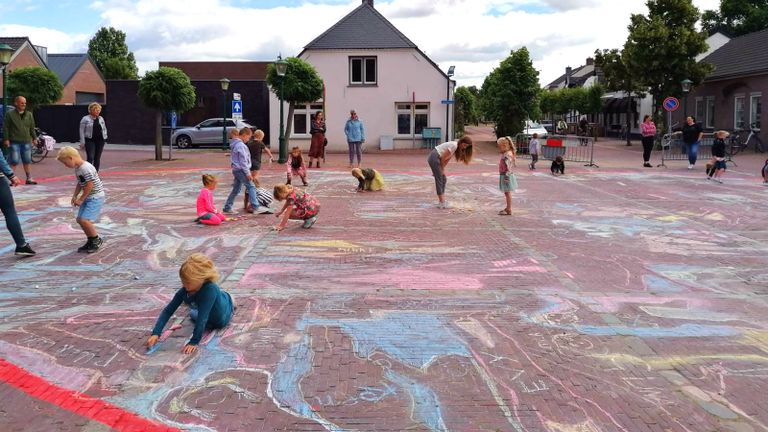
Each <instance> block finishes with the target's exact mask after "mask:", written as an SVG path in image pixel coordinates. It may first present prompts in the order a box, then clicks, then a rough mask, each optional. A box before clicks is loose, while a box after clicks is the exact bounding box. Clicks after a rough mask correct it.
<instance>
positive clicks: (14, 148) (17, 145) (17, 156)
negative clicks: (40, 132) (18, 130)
mask: <svg viewBox="0 0 768 432" xmlns="http://www.w3.org/2000/svg"><path fill="white" fill-rule="evenodd" d="M19 160H21V163H23V164H24V165H29V164H31V163H32V143H23V142H17V141H11V157H10V161H9V162H10V163H11V165H14V166H16V165H18V164H19Z"/></svg>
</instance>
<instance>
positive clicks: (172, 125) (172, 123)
mask: <svg viewBox="0 0 768 432" xmlns="http://www.w3.org/2000/svg"><path fill="white" fill-rule="evenodd" d="M177 119H178V117H177V116H176V111H171V129H176V120H177Z"/></svg>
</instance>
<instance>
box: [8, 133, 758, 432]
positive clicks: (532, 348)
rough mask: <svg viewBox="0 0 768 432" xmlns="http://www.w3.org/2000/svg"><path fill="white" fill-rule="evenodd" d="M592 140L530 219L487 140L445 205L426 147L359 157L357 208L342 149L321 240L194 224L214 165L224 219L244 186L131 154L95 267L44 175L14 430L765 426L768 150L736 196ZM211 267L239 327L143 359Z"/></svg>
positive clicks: (268, 179) (680, 169) (317, 191)
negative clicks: (231, 193) (376, 175)
mask: <svg viewBox="0 0 768 432" xmlns="http://www.w3.org/2000/svg"><path fill="white" fill-rule="evenodd" d="M598 145H599V146H600V147H599V148H598V150H597V155H598V158H597V160H598V162H599V163H601V165H602V166H601V168H600V169H589V168H584V167H582V166H581V164H576V163H572V164H569V165H568V168H567V171H566V172H567V173H568V174H567V175H566V176H564V177H561V178H553V177H552V176H550V175H549V173H548V166H547V164H546V163H545V162H544V163H541V164H540V168H539V169H537V170H536V171H533V172H532V171H529V170H527V169H526V168H524V167H525V165H526V163H527V162H525V161H522V162H520V163H518V166H519V168H518V170H517V173H518V180H519V183H520V186H521V189H520V190H518V191H517V193H515V195H514V211H513V215H512V216H511V217H504V216H497V214H496V213H497V212H498V210H500V209H502V208H503V206H504V200H503V196H502V195H501V193H500V192H499V191H498V189H497V183H498V180H497V176H496V174H495V170H496V166H497V161H498V155H497V154H494V153H493V152H492V149H491V147H490V146H484V147H481V148H482V150H483V152H482V154H480V155H479V156H478V160H477V161H476V162H475V163H473V164H472V165H470V166H468V167H466V166H458V165H456V164H455V162H452V163H451V164H450V165H449V167H448V173H449V174H450V177H449V179H448V189H447V194H448V199H449V201H450V203H451V204H452V206H453V207H452V208H451V209H447V210H441V209H437V208H434V204H433V203H434V201H435V198H434V183H433V180H432V177H431V176H430V171H429V168H428V167H427V164H426V153H415V152H414V153H406V154H396V155H389V154H387V155H385V154H374V155H366V156H365V162H366V163H365V164H364V166H371V167H374V168H377V169H380V170H381V171H382V173H383V174H384V177H385V180H386V182H387V187H386V190H385V191H382V192H378V193H355V192H354V190H355V187H356V182H355V180H354V179H353V178H352V177H351V176H350V175H349V174H348V172H347V171H346V169H345V168H343V167H344V166H345V165H346V163H345V162H344V161H343V159H345V156H342V155H331V156H330V157H329V163H328V164H326V165H324V166H323V168H322V169H320V170H311V172H310V179H309V181H310V187H309V188H308V190H309V191H310V192H311V193H312V194H314V195H315V196H317V197H319V199H320V201H321V212H320V217H319V220H318V222H317V224H316V225H315V226H314V227H313V228H311V229H309V230H303V229H301V228H299V223H298V222H292V223H291V224H289V227H288V229H286V230H285V231H283V232H281V233H275V232H272V231H270V230H269V228H270V226H271V225H274V223H275V221H276V219H275V218H274V216H272V215H260V216H250V215H249V216H247V217H245V218H244V219H241V220H239V221H236V222H232V223H228V224H226V225H224V226H221V227H204V226H199V225H196V224H194V223H193V222H192V220H193V219H194V217H195V215H194V202H195V198H196V194H197V191H198V190H199V188H200V174H201V173H202V172H214V173H217V174H218V175H219V176H220V179H221V183H220V186H219V189H217V191H216V192H215V193H214V195H215V197H216V202H217V205H218V206H219V207H221V206H222V205H223V200H224V198H225V197H226V194H227V193H228V187H229V184H230V182H231V175H230V174H229V173H228V171H227V170H226V167H227V162H226V158H224V156H222V154H221V153H219V152H211V153H209V154H204V153H187V154H183V153H182V154H183V156H181V157H183V158H184V160H182V161H177V162H175V163H155V162H148V161H146V158H147V157H148V155H149V153H145V154H144V155H143V156H140V157H134V158H133V159H132V160H129V159H130V158H128V157H126V158H121V157H119V156H116V154H117V153H120V152H113V153H112V155H111V156H109V157H111V158H112V159H111V164H112V165H111V167H110V168H107V169H105V170H104V171H103V177H104V183H105V186H106V187H107V188H108V194H109V195H108V199H107V203H106V205H105V207H104V209H105V210H104V212H103V214H102V218H101V221H100V223H99V224H98V229H99V231H100V233H101V234H102V235H103V236H104V237H105V246H104V249H103V250H102V251H100V252H98V253H96V254H93V255H84V254H78V253H76V249H77V247H78V246H80V244H81V243H82V242H83V241H84V239H83V234H82V232H80V230H79V229H78V228H77V227H76V225H75V224H74V214H73V211H72V209H71V208H70V207H69V206H68V204H69V197H70V196H71V191H72V188H73V187H74V183H73V179H72V178H71V174H64V172H63V171H61V170H60V168H58V167H56V166H55V165H56V162H55V160H52V159H48V160H46V161H44V162H43V164H40V165H37V166H35V167H34V168H35V169H36V170H37V171H36V172H37V173H38V177H39V178H40V179H41V180H46V177H47V181H42V182H41V184H40V185H38V186H35V187H27V186H24V187H20V188H15V189H14V193H15V197H16V201H17V209H18V210H19V212H20V215H21V217H22V219H23V220H22V224H23V226H24V229H25V234H26V235H27V237H28V238H29V239H30V241H31V243H32V245H33V247H34V248H35V249H36V250H37V252H38V255H37V256H36V257H34V258H30V259H16V258H15V257H14V256H13V255H12V251H13V248H12V246H10V245H9V236H7V235H5V234H4V237H3V239H4V241H3V246H4V247H3V249H2V250H0V268H1V269H2V270H0V271H1V272H2V279H1V280H2V282H1V283H2V289H1V290H0V397H1V398H2V401H3V402H2V404H0V424H2V427H0V429H2V430H3V431H15V430H25V431H54V430H62V431H88V432H92V431H103V430H110V428H114V429H116V430H193V431H270V430H283V431H321V430H331V431H353V430H360V431H448V430H450V431H517V432H520V431H531V432H533V431H546V432H598V431H601V432H608V431H626V432H643V431H664V432H666V431H675V432H676V431H688V432H702V431H738V432H742V431H744V432H746V431H765V430H768V398H766V397H765V393H766V390H768V318H767V317H768V304H767V300H768V288H767V287H768V222H767V220H768V219H766V215H768V200H767V198H768V187H765V186H763V185H762V184H761V183H760V180H759V179H758V178H757V177H756V174H757V172H756V170H755V169H754V167H756V166H757V165H758V163H759V162H758V159H759V156H758V155H752V156H751V158H752V159H751V160H750V163H748V164H747V165H748V166H749V167H750V169H745V168H744V167H743V166H742V164H740V167H738V168H734V169H733V170H731V171H729V172H728V174H727V176H726V177H725V184H723V185H718V184H713V183H712V182H708V181H706V180H705V178H704V173H703V168H702V169H701V170H696V171H688V170H685V169H684V165H683V162H679V163H677V164H670V168H667V169H663V168H658V169H657V168H654V169H644V168H641V167H640V165H641V164H640V163H638V161H640V160H641V159H640V157H639V152H638V151H637V150H638V149H637V147H634V148H631V149H625V148H623V147H621V146H619V145H616V144H615V143H614V144H611V143H608V142H600V143H598ZM125 154H126V155H128V154H132V153H130V152H126V153H125ZM177 156H178V154H177ZM140 159H141V160H140ZM108 162H109V160H108ZM108 162H106V163H103V165H107V166H109V164H108ZM203 166H204V167H208V168H210V169H205V170H204V169H201V168H200V167H203ZM283 178H284V173H283V171H282V170H281V169H279V168H278V167H274V166H273V167H271V168H269V169H268V170H266V172H265V174H264V182H265V183H266V184H270V185H271V184H274V183H276V182H278V181H280V180H281V179H283ZM193 252H203V253H205V254H207V255H209V256H210V257H211V258H212V259H213V260H214V261H215V262H216V264H217V265H218V266H219V269H220V270H221V272H222V275H223V277H224V279H223V287H224V288H225V289H226V290H228V291H229V292H230V293H232V294H233V296H234V297H235V299H236V302H237V305H238V310H237V312H236V315H235V317H234V320H233V323H232V324H231V325H230V326H229V327H228V328H226V329H224V330H221V331H218V332H214V333H210V334H208V336H207V337H205V338H204V340H203V343H202V349H200V350H199V351H198V352H197V353H195V354H193V355H189V356H188V355H184V354H181V352H180V350H181V348H182V347H183V345H184V343H185V342H186V341H187V340H188V338H189V336H190V334H191V324H190V323H189V320H185V321H184V322H183V323H182V328H181V329H179V330H177V331H175V332H173V333H172V334H171V335H170V337H169V338H168V339H167V340H166V341H165V342H164V343H163V344H162V346H161V347H160V348H159V349H158V350H157V351H155V352H153V353H151V354H147V352H146V350H145V349H144V348H143V343H144V342H145V340H146V338H147V337H148V335H149V331H150V330H151V327H152V325H153V324H154V321H155V319H156V317H157V315H158V313H159V312H160V310H161V308H162V307H163V306H164V304H165V303H166V302H167V301H168V300H169V299H170V297H171V296H172V294H173V292H174V291H175V290H176V289H177V288H178V287H179V286H180V282H179V280H178V267H179V264H180V263H181V262H182V261H183V260H184V259H185V258H186V257H187V256H188V255H189V254H191V253H193ZM184 312H186V310H185V309H184V308H181V309H179V311H178V312H177V316H179V317H183V316H184Z"/></svg>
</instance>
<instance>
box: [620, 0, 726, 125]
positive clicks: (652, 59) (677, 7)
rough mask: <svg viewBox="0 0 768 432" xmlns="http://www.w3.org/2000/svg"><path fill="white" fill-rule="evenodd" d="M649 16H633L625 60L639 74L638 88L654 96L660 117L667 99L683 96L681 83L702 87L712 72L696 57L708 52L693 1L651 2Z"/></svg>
mask: <svg viewBox="0 0 768 432" xmlns="http://www.w3.org/2000/svg"><path fill="white" fill-rule="evenodd" d="M646 4H647V6H648V16H645V15H639V14H633V15H632V16H631V18H630V25H629V27H628V28H629V36H628V37H627V41H626V43H625V44H624V49H623V51H622V58H623V60H624V63H625V64H626V66H627V67H628V68H629V69H630V70H632V71H637V74H638V81H639V82H638V85H642V86H643V87H645V88H647V89H648V91H649V93H651V95H652V96H653V99H654V101H653V103H654V112H655V113H657V116H660V114H661V102H662V101H663V100H664V98H666V97H667V96H678V97H679V96H681V94H682V88H681V86H680V82H681V81H682V80H684V79H686V78H687V79H690V80H691V81H693V84H694V85H698V84H700V83H701V82H702V81H703V80H704V78H705V77H706V75H707V74H708V73H709V72H710V71H711V70H712V66H711V65H709V64H707V63H697V62H696V56H697V55H699V54H701V53H703V52H704V51H706V49H707V44H706V38H705V36H704V33H702V32H699V31H697V30H696V28H695V25H696V21H697V20H698V19H699V11H698V9H696V7H694V6H693V4H692V3H691V0H648V2H647V3H646Z"/></svg>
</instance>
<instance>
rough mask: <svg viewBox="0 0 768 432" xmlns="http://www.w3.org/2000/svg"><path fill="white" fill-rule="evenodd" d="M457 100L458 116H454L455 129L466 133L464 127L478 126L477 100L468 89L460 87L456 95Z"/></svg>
mask: <svg viewBox="0 0 768 432" xmlns="http://www.w3.org/2000/svg"><path fill="white" fill-rule="evenodd" d="M454 99H455V100H456V108H455V110H456V114H455V116H454V129H455V130H456V131H459V132H462V133H463V132H464V125H467V124H475V125H476V124H477V123H478V115H477V98H476V97H475V95H473V94H472V92H471V91H470V90H469V89H468V88H467V87H458V88H456V91H455V93H454Z"/></svg>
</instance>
